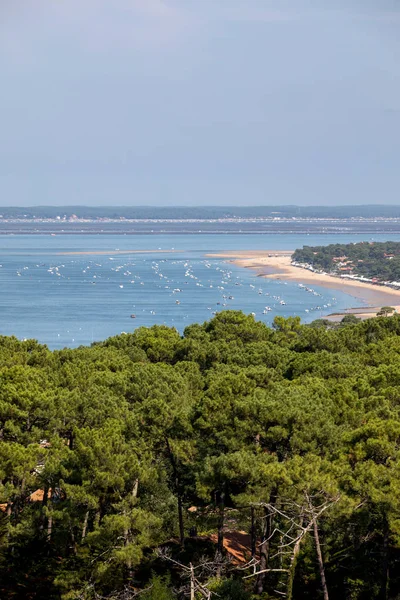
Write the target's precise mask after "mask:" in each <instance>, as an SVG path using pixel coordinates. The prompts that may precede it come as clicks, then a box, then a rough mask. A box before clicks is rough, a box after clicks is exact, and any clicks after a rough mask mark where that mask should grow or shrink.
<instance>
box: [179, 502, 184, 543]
mask: <svg viewBox="0 0 400 600" xmlns="http://www.w3.org/2000/svg"><path fill="white" fill-rule="evenodd" d="M178 520H179V543H180V545H181V546H182V548H183V546H184V545H185V527H184V524H183V507H182V498H181V495H180V494H179V493H178Z"/></svg>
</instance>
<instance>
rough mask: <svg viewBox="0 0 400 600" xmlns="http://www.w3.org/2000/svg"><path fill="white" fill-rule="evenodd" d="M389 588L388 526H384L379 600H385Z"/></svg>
mask: <svg viewBox="0 0 400 600" xmlns="http://www.w3.org/2000/svg"><path fill="white" fill-rule="evenodd" d="M388 587H389V531H388V525H387V523H386V525H385V533H384V535H383V547H382V585H381V589H380V592H379V600H387V595H388Z"/></svg>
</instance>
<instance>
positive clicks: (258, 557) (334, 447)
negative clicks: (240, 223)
mask: <svg viewBox="0 0 400 600" xmlns="http://www.w3.org/2000/svg"><path fill="white" fill-rule="evenodd" d="M0 381H1V384H0V439H1V442H0V456H1V461H0V502H1V503H3V504H2V509H3V510H2V512H0V575H1V577H0V597H1V598H15V599H21V600H22V599H25V598H31V599H33V598H35V599H37V598H49V599H54V600H55V599H58V600H59V599H63V600H74V599H78V598H81V599H85V600H92V599H95V598H121V599H122V598H125V599H127V598H133V597H135V594H136V592H137V591H141V592H142V593H141V595H140V596H139V598H145V599H147V600H155V599H157V600H172V599H173V598H176V599H183V598H190V593H191V590H190V583H191V582H192V583H193V586H194V593H195V594H196V598H200V597H207V596H206V595H205V594H209V593H211V594H212V595H211V598H223V599H225V600H250V598H264V599H267V598H269V599H272V598H282V597H286V598H288V599H290V598H292V599H296V600H303V599H304V600H305V599H306V598H316V599H318V598H322V597H323V592H324V591H325V594H327V593H328V592H329V598H330V599H331V600H336V599H337V600H343V599H348V600H371V599H372V600H373V599H376V600H377V599H386V598H390V599H395V598H398V597H399V592H400V571H399V563H400V503H399V495H400V465H399V455H400V317H399V316H397V315H395V316H393V317H390V318H377V319H373V320H369V321H365V322H360V323H353V322H351V321H350V322H349V323H344V324H343V326H341V327H338V328H337V329H326V328H325V326H324V323H320V324H319V326H318V327H310V326H304V325H301V324H300V320H299V319H298V318H289V319H283V318H277V319H276V320H275V323H274V327H273V328H272V329H271V328H268V327H267V326H265V325H264V324H262V323H259V322H255V321H254V319H253V317H251V316H245V315H243V314H242V313H239V312H230V311H229V312H222V313H219V314H218V315H217V316H216V317H215V318H214V319H213V320H212V321H210V322H208V323H205V324H204V325H191V326H189V327H188V328H187V329H186V330H185V332H184V335H183V336H180V335H179V333H178V332H177V331H176V330H174V329H170V328H167V327H164V326H154V327H152V328H149V329H146V328H139V329H137V330H136V331H135V332H134V333H132V334H127V335H121V336H117V337H114V338H110V339H108V340H106V341H105V342H103V343H100V344H94V345H93V346H92V347H90V348H86V347H82V348H78V349H74V350H71V349H65V350H62V351H55V352H51V351H49V350H48V349H47V348H46V347H44V346H41V345H39V344H38V343H37V342H35V341H25V342H20V341H18V340H17V339H15V338H8V337H2V338H0ZM193 507H196V510H194V509H193ZM189 508H190V509H191V510H188V509H189ZM194 528H196V530H197V531H194ZM240 530H242V531H245V532H250V531H251V532H252V536H251V538H250V536H249V539H251V540H252V542H253V545H255V546H256V547H257V551H256V553H255V556H254V559H253V562H252V563H251V564H250V567H249V568H247V567H246V565H244V564H242V565H241V568H239V567H238V565H237V564H235V563H232V562H229V561H228V560H227V558H228V556H227V553H226V549H225V548H224V546H223V538H224V536H225V538H227V536H228V532H237V531H240ZM189 532H190V533H191V535H192V537H190V536H189ZM212 534H214V537H213V535H212ZM248 559H249V560H251V544H249V549H248ZM173 561H174V562H173ZM252 564H256V570H261V571H263V572H262V573H260V574H259V575H257V573H255V574H254V569H253V567H252V566H251V565H252ZM191 566H192V567H193V571H191V568H192V567H191ZM268 569H270V570H268ZM325 578H326V585H323V581H324V579H325ZM205 590H206V591H205ZM325 597H327V596H326V595H325Z"/></svg>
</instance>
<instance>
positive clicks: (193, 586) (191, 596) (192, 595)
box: [190, 563, 195, 600]
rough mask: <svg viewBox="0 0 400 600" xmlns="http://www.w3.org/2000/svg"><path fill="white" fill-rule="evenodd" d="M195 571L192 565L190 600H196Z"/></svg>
mask: <svg viewBox="0 0 400 600" xmlns="http://www.w3.org/2000/svg"><path fill="white" fill-rule="evenodd" d="M194 583H195V582H194V569H193V565H192V563H190V600H195V585H194Z"/></svg>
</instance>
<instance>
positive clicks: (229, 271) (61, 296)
mask: <svg viewBox="0 0 400 600" xmlns="http://www.w3.org/2000/svg"><path fill="white" fill-rule="evenodd" d="M370 239H371V236H370V234H366V235H364V236H363V235H354V234H353V235H351V236H349V235H348V234H347V235H346V234H336V235H331V234H329V235H312V236H308V235H298V234H292V235H288V234H282V235H279V234H277V235H246V234H229V235H212V234H211V235H208V234H203V235H196V234H192V235H165V234H155V235H151V236H140V235H139V236H132V235H129V236H124V235H68V236H49V235H21V236H18V235H16V236H1V237H0V264H1V267H0V286H1V294H0V334H2V335H15V336H17V337H18V338H22V339H23V338H36V339H38V340H39V341H40V342H42V343H45V344H47V345H48V346H49V347H50V348H63V347H65V346H69V347H74V346H79V345H81V344H90V343H91V342H92V341H97V340H102V339H105V338H107V337H109V336H112V335H116V334H119V333H121V332H123V331H125V332H129V331H132V330H133V329H135V328H136V327H140V326H143V325H145V326H150V325H153V324H155V323H158V324H166V325H168V326H174V327H176V328H177V329H178V330H179V331H183V329H184V328H185V327H186V326H187V325H188V324H190V323H193V322H203V321H205V320H208V319H210V318H211V317H212V316H213V313H215V312H217V311H220V310H223V309H228V308H229V309H235V310H239V309H240V310H243V311H244V312H246V313H251V312H253V313H255V315H256V318H257V319H259V320H261V321H264V322H266V323H271V322H272V320H273V318H274V317H275V316H276V315H283V316H290V315H300V316H301V317H302V319H303V321H305V322H308V321H311V320H313V319H316V318H319V317H321V316H323V315H326V314H329V313H330V312H332V311H334V310H340V309H344V308H349V307H351V306H354V305H359V301H358V300H357V301H356V300H355V299H354V298H353V297H351V296H349V295H348V294H344V293H342V292H339V291H334V290H327V289H324V288H321V287H318V286H313V290H314V293H313V292H309V291H306V290H305V289H303V288H300V287H299V285H298V284H297V283H293V282H292V283H291V282H287V283H285V282H283V281H272V280H267V279H264V278H259V277H257V276H256V274H255V272H254V271H251V270H249V269H242V268H239V267H235V266H234V265H232V264H230V263H227V262H225V261H224V260H223V259H215V258H206V256H205V255H206V254H207V253H218V252H221V251H224V250H289V249H295V248H298V247H301V246H303V245H304V244H308V245H318V244H330V243H336V242H343V243H348V242H354V241H362V240H370ZM373 239H375V240H376V241H383V240H386V239H389V238H388V235H374V238H373ZM390 239H391V240H395V241H400V235H399V234H390ZM115 250H120V251H124V250H138V251H140V252H139V253H138V254H118V255H113V254H111V252H112V251H115ZM146 250H156V252H155V253H152V254H146V253H145V252H144V251H146ZM166 250H174V252H171V253H166V252H165V251H166ZM93 251H102V252H105V254H101V255H93V254H86V255H85V254H73V255H71V254H64V253H66V252H93ZM108 252H110V254H107V253H108ZM266 307H269V308H271V310H270V311H267V312H266V314H264V311H266ZM131 314H135V315H136V318H135V319H132V318H131Z"/></svg>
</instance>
